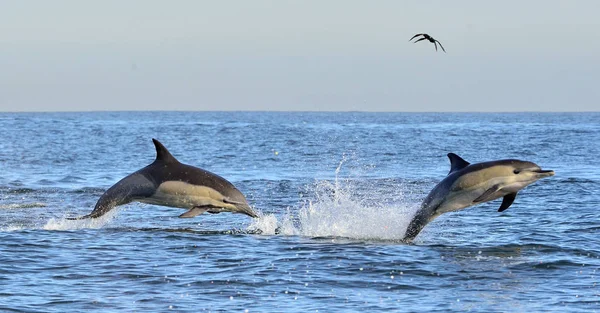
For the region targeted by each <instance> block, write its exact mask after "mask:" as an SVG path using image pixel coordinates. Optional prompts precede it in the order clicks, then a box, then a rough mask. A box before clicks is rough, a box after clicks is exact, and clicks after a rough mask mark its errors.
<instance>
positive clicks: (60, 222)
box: [42, 210, 119, 230]
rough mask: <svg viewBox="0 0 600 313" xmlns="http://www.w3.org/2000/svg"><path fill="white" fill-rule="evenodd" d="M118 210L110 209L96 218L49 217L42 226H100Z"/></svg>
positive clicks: (79, 227)
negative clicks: (70, 218)
mask: <svg viewBox="0 0 600 313" xmlns="http://www.w3.org/2000/svg"><path fill="white" fill-rule="evenodd" d="M118 211H119V210H110V211H108V212H107V213H106V214H104V215H102V216H100V217H98V218H86V219H82V220H69V219H66V218H51V219H50V220H48V222H46V224H45V225H44V226H43V227H42V229H45V230H77V229H85V228H93V229H97V228H102V227H104V225H106V224H108V223H109V222H110V221H112V219H113V218H114V217H115V216H116V215H117V212H118Z"/></svg>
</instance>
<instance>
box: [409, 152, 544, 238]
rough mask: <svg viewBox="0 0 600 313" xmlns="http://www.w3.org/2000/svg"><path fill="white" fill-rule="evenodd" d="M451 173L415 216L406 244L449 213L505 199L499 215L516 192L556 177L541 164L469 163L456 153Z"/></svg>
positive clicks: (513, 161) (453, 156) (513, 162)
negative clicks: (546, 178) (540, 165)
mask: <svg viewBox="0 0 600 313" xmlns="http://www.w3.org/2000/svg"><path fill="white" fill-rule="evenodd" d="M448 158H449V159H450V172H449V173H448V176H446V178H444V179H443V180H442V181H441V182H440V183H438V184H437V185H436V186H435V187H434V188H433V189H432V190H431V192H429V194H428V195H427V197H426V198H425V200H423V203H422V204H421V207H420V208H419V210H418V211H417V212H416V213H415V215H414V216H413V218H412V220H411V222H410V224H409V225H408V228H407V229H406V234H405V235H404V239H403V240H404V241H405V242H412V241H413V239H415V237H417V235H418V234H419V232H421V230H422V229H423V228H424V227H425V225H427V223H429V222H431V221H432V220H434V219H435V218H436V217H438V216H440V215H441V214H443V213H446V212H454V211H459V210H462V209H464V208H468V207H470V206H473V205H476V204H480V203H484V202H488V201H492V200H495V199H498V198H503V200H502V204H501V205H500V208H499V209H498V212H502V211H504V210H506V209H508V207H510V205H511V204H512V203H513V201H515V198H516V197H517V193H518V192H519V191H520V190H521V189H523V188H525V187H526V186H527V185H529V184H531V183H533V182H535V181H537V180H539V179H541V178H544V177H550V176H553V175H554V171H552V170H542V169H541V168H540V167H539V166H538V165H536V164H535V163H532V162H528V161H521V160H514V159H509V160H498V161H490V162H482V163H476V164H470V163H469V162H467V161H465V160H464V159H463V158H461V157H459V156H458V155H456V154H454V153H448Z"/></svg>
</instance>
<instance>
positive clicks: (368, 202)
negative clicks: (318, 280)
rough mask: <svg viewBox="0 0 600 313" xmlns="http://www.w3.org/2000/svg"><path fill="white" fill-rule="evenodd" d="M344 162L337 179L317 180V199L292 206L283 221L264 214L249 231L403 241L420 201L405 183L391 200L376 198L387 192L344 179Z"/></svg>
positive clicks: (315, 188)
mask: <svg viewBox="0 0 600 313" xmlns="http://www.w3.org/2000/svg"><path fill="white" fill-rule="evenodd" d="M343 163H344V160H342V161H341V162H340V165H339V166H338V168H337V169H336V179H335V181H334V182H330V181H317V182H316V183H315V185H314V188H313V189H314V200H309V201H306V202H304V203H303V204H301V206H300V208H298V209H297V210H293V209H288V212H287V214H285V215H283V216H282V217H281V218H280V220H278V219H277V217H276V216H275V215H273V214H267V215H264V216H261V217H260V218H258V219H256V220H255V221H254V222H253V223H252V224H251V225H250V226H249V230H252V231H256V230H259V231H261V233H262V234H265V235H272V234H275V233H276V232H277V233H279V234H281V235H286V236H307V237H343V238H352V239H365V240H401V239H402V238H403V237H404V233H405V232H406V228H407V227H408V223H409V222H410V218H411V217H412V215H413V213H414V212H415V211H416V209H417V207H418V205H419V204H418V203H414V201H413V202H410V201H408V200H407V199H406V198H405V197H404V190H405V189H406V188H405V187H404V186H402V185H399V186H395V187H396V189H395V190H393V194H392V195H389V198H388V199H381V200H379V201H373V200H374V199H378V198H381V196H380V195H378V194H383V195H387V194H386V193H383V192H382V191H381V190H377V186H367V187H368V188H367V189H366V190H367V191H366V194H365V191H364V190H365V189H364V188H358V187H359V186H357V182H353V181H351V180H340V179H339V178H338V174H339V172H340V169H341V166H342V164H343ZM359 189H360V190H359ZM369 190H372V191H374V192H369ZM361 191H362V192H363V194H361ZM292 211H296V214H293V213H291V212H292Z"/></svg>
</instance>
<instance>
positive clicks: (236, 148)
mask: <svg viewBox="0 0 600 313" xmlns="http://www.w3.org/2000/svg"><path fill="white" fill-rule="evenodd" d="M0 126H1V127H0V129H1V136H0V311H2V312H83V311H85V312H166V311H173V312H357V311H363V312H396V311H398V312H465V311H469V312H600V286H598V284H599V275H600V273H599V271H600V244H599V240H598V238H599V235H600V159H599V158H598V155H600V113H362V112H348V113H333V112H327V113H316V112H313V113H310V112H90V113H0ZM152 138H156V139H158V140H160V141H161V142H162V143H163V144H164V145H165V146H166V147H167V148H168V149H169V150H170V151H171V153H172V154H173V155H174V156H175V157H176V158H178V159H179V160H180V161H181V162H183V163H186V164H189V165H193V166H196V167H200V168H203V169H206V170H209V171H211V172H213V173H216V174H218V175H220V176H222V177H224V178H226V179H227V180H229V181H230V182H232V183H233V184H234V185H235V186H236V187H237V188H238V189H239V190H240V191H241V192H242V193H244V194H245V195H246V198H247V199H248V202H249V203H250V204H251V206H252V207H254V208H255V209H256V210H257V211H259V212H260V213H261V217H260V218H258V219H251V218H249V217H248V216H245V215H240V214H231V213H221V214H203V215H200V216H197V217H195V218H191V219H181V218H178V215H180V214H181V213H183V212H184V210H182V209H177V208H168V207H161V206H155V205H149V204H142V203H137V202H134V203H131V204H128V205H124V206H122V207H119V208H117V209H114V210H113V211H111V212H110V213H109V214H107V215H105V216H103V217H102V218H99V219H94V220H82V221H71V220H66V219H65V217H74V216H79V215H84V214H87V213H89V212H91V210H92V209H93V207H94V204H95V203H96V201H97V200H98V198H99V197H100V195H102V193H103V192H104V191H105V190H106V189H107V188H109V187H110V186H112V185H113V184H115V183H116V182H117V181H118V180H120V179H121V178H123V177H125V176H126V175H128V174H130V173H133V172H134V171H137V170H138V169H140V168H142V167H144V166H146V165H148V164H150V163H151V162H152V161H153V160H154V158H155V149H154V146H153V144H152V140H151V139H152ZM449 152H453V153H456V154H458V155H460V156H461V157H463V158H464V159H465V160H467V161H469V162H471V163H477V162H483V161H491V160H497V159H506V158H516V159H521V160H527V161H532V162H534V163H536V164H538V165H540V166H541V167H542V168H543V169H552V170H554V171H555V172H556V175H555V176H553V177H550V178H545V179H542V180H540V181H538V182H536V183H534V184H532V185H530V186H528V187H526V188H525V189H524V190H523V191H521V192H520V193H519V196H518V197H517V199H516V200H515V203H514V204H513V205H512V206H511V207H510V208H509V209H508V210H506V211H504V212H502V213H499V212H497V209H498V207H499V206H500V202H501V201H500V200H496V201H492V202H488V203H484V204H482V205H478V206H474V207H470V208H467V209H464V210H462V211H459V212H454V213H447V214H443V215H442V216H440V217H439V218H437V219H436V220H434V221H433V222H432V223H430V224H428V225H427V226H426V227H425V229H424V230H423V232H422V233H421V234H420V235H419V236H418V237H417V239H416V240H415V242H413V243H411V244H405V243H403V242H401V239H402V238H403V235H404V232H405V230H406V227H407V224H408V222H409V221H410V217H411V216H412V214H413V213H414V211H415V210H416V209H417V208H418V207H419V205H420V203H421V201H422V200H423V198H424V197H425V196H426V195H427V193H428V192H429V191H430V190H431V189H432V188H433V187H434V186H435V185H436V184H437V183H438V182H439V181H440V180H442V179H443V178H444V177H445V176H446V175H447V173H448V171H449V169H450V164H449V161H448V158H447V157H446V155H447V154H448V153H449Z"/></svg>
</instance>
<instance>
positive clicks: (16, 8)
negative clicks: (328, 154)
mask: <svg viewBox="0 0 600 313" xmlns="http://www.w3.org/2000/svg"><path fill="white" fill-rule="evenodd" d="M598 12H600V1H596V0H589V1H585V0H572V1H554V0H528V1H512V0H504V1H477V0H473V1H460V0H458V1H445V0H440V1H426V0H419V1H408V0H406V1H396V0H389V1H386V0H379V1H366V0H365V1H353V0H339V1H336V0H314V1H313V0H305V1H291V0H272V1H267V0H252V1H244V0H239V1H234V0H220V1H202V0H198V1H194V0H190V1H186V0H174V1H153V0H118V1H116V0H102V1H80V0H71V1H69V0H53V1H45V0H39V1H34V0H0V111H4V112H6V111H8V112H13V111H123V110H125V111H130V110H186V111H188V110H189V111H202V110H211V111H214V110H217V111H230V110H234V111H238V110H242V111H400V112H432V111H433V112H448V111H451V112H455V111H458V112H463V111H470V112H513V111H560V112H563V111H577V112H579V111H600V18H598ZM417 33H428V34H430V35H431V36H433V37H434V38H436V39H438V40H439V41H440V42H441V43H442V44H443V45H444V48H446V51H447V53H444V52H442V51H441V50H440V51H437V52H436V50H435V48H434V46H433V45H432V44H431V43H429V42H427V41H422V42H419V43H417V44H413V43H411V42H409V41H408V40H409V39H410V38H411V37H412V36H413V35H414V34H417Z"/></svg>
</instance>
